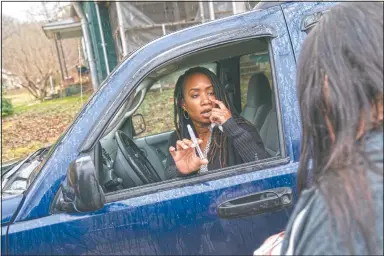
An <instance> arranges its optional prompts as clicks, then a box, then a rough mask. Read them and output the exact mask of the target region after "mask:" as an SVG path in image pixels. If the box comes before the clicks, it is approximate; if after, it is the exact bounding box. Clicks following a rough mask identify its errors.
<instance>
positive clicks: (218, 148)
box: [174, 67, 237, 168]
mask: <svg viewBox="0 0 384 256" xmlns="http://www.w3.org/2000/svg"><path fill="white" fill-rule="evenodd" d="M199 73H200V74H204V75H206V76H207V77H208V78H209V80H211V83H212V86H213V90H214V92H215V96H216V99H217V100H220V101H222V102H223V103H224V104H225V105H226V106H227V107H228V108H229V109H230V110H231V112H232V115H233V116H234V118H236V119H237V114H236V113H234V111H235V108H234V107H233V106H232V104H231V102H230V101H229V100H228V97H227V95H226V93H225V91H224V88H223V86H222V84H221V82H220V80H219V78H218V77H217V76H216V75H215V74H214V73H213V72H212V71H210V70H209V69H207V68H203V67H194V68H191V69H189V70H187V71H186V72H185V73H184V74H183V75H181V76H180V77H179V79H178V80H177V82H176V86H175V92H174V125H175V128H176V134H177V136H178V138H179V139H181V138H182V134H183V129H184V128H185V127H184V126H185V125H186V124H185V122H184V121H185V118H184V116H183V114H184V113H183V109H182V108H181V101H182V99H183V97H184V85H185V80H186V79H187V78H188V77H189V76H191V75H193V74H199ZM212 142H213V143H212V144H211V145H212V146H211V148H210V149H209V152H208V156H207V158H208V161H210V162H211V161H212V160H213V157H214V156H215V155H216V154H217V153H218V154H219V162H220V166H221V168H223V167H225V166H227V164H228V163H227V162H228V156H227V155H228V152H227V144H228V138H226V136H224V134H223V133H222V132H221V131H220V130H219V129H217V128H215V129H213V131H212Z"/></svg>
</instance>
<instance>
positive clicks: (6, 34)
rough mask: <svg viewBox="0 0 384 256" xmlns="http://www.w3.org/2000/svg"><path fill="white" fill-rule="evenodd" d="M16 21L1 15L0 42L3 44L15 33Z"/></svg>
mask: <svg viewBox="0 0 384 256" xmlns="http://www.w3.org/2000/svg"><path fill="white" fill-rule="evenodd" d="M16 25H17V21H16V20H15V19H14V18H12V17H11V16H7V15H4V14H3V15H1V31H2V33H1V41H2V42H4V41H6V40H7V39H8V38H10V37H11V36H12V35H13V34H14V33H15V32H16Z"/></svg>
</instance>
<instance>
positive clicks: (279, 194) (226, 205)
mask: <svg viewBox="0 0 384 256" xmlns="http://www.w3.org/2000/svg"><path fill="white" fill-rule="evenodd" d="M292 201H293V193H292V189H291V188H290V187H280V188H276V189H269V190H265V191H261V192H257V193H254V194H250V195H246V196H242V197H238V198H235V199H231V200H228V201H225V202H223V203H221V204H220V205H219V206H218V207H217V214H218V215H219V217H220V218H224V219H232V218H239V217H244V216H249V215H258V214H262V213H265V212H273V211H278V210H281V209H283V208H287V207H290V206H292Z"/></svg>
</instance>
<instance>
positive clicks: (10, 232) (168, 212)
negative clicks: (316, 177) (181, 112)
mask: <svg viewBox="0 0 384 256" xmlns="http://www.w3.org/2000/svg"><path fill="white" fill-rule="evenodd" d="M334 4H335V3H330V2H326V3H325V2H322V3H309V2H287V3H282V2H279V3H271V2H269V3H267V2H266V3H261V4H259V5H257V6H256V7H255V9H254V10H252V11H250V12H246V13H243V14H240V15H235V16H232V17H228V18H225V19H220V20H215V21H212V22H208V23H204V24H201V25H198V26H194V27H191V28H187V29H184V30H181V31H178V32H175V33H172V34H169V35H167V36H165V37H162V38H160V39H158V40H155V41H153V42H151V43H149V44H147V45H146V46H144V47H142V48H141V49H139V50H137V51H135V52H133V53H132V54H131V55H130V56H128V57H127V58H125V60H124V61H122V63H121V64H120V65H119V66H118V67H117V68H116V69H115V70H114V71H113V72H112V73H111V75H110V76H109V77H108V78H107V79H106V80H105V81H104V82H103V84H102V86H101V87H100V89H99V90H98V91H97V92H95V93H94V95H93V96H92V98H91V99H90V100H89V102H88V103H87V104H86V105H85V106H84V108H83V109H82V110H81V112H80V113H79V114H78V116H77V118H76V119H75V120H74V122H73V123H72V125H71V126H70V127H69V128H68V129H67V131H66V132H65V133H64V134H63V135H62V136H61V137H60V138H59V140H58V141H57V142H56V143H55V144H54V145H52V146H51V147H49V148H45V149H41V150H39V151H37V152H35V153H33V154H32V155H30V156H29V157H27V158H26V159H24V160H22V161H20V162H17V163H15V164H14V165H13V166H9V167H8V168H7V169H6V170H5V169H4V170H3V171H2V210H1V211H2V216H1V253H2V255H13V254H18V255H19V254H33V255H43V254H49V255H54V254H65V255H73V254H92V255H94V254H100V255H106V254H114V255H117V254H124V255H168V254H172V255H175V254H188V255H196V254H203V255H210V254H216V255H224V254H230V255H234V254H241V255H246V254H252V252H253V251H254V249H255V248H257V247H258V246H260V245H261V243H262V242H263V241H264V239H266V238H267V237H268V236H270V235H272V234H274V233H277V232H280V231H282V230H284V228H285V226H286V224H287V221H288V219H289V216H290V213H291V211H292V208H293V206H294V202H295V200H297V194H296V185H295V184H296V183H295V177H296V171H297V168H298V160H299V155H300V136H301V124H300V116H299V105H298V102H297V98H296V88H295V76H296V61H297V58H298V54H299V51H300V47H301V45H302V42H303V40H304V38H305V36H306V34H307V33H308V31H309V30H310V29H311V28H312V27H313V26H314V25H315V24H316V22H317V21H318V20H319V18H320V17H321V15H322V14H323V13H324V12H326V11H327V9H328V8H329V7H331V6H332V5H334ZM193 66H205V67H207V68H209V69H210V70H212V71H213V72H215V73H216V74H217V75H218V77H219V78H220V79H221V81H222V82H223V84H224V85H225V89H226V90H227V93H228V95H229V98H230V100H231V101H232V103H233V105H234V106H235V108H236V111H238V112H239V113H241V115H242V116H244V117H245V118H247V119H248V120H249V121H250V122H252V123H253V124H254V125H255V126H256V127H257V129H258V130H259V132H260V135H261V137H262V139H263V141H264V145H265V147H266V150H267V151H268V152H269V153H270V155H271V157H270V158H268V159H264V160H261V161H255V162H250V163H245V164H241V165H238V166H232V167H229V168H223V169H219V170H211V171H209V172H205V173H200V174H196V175H192V176H188V177H179V178H175V179H171V180H167V179H166V178H165V168H166V166H165V159H166V157H167V154H168V139H169V136H170V134H171V133H172V132H173V130H174V126H173V111H172V105H173V88H174V82H175V81H176V79H177V77H178V76H179V75H180V74H182V73H183V72H184V71H185V70H186V69H188V68H190V67H193Z"/></svg>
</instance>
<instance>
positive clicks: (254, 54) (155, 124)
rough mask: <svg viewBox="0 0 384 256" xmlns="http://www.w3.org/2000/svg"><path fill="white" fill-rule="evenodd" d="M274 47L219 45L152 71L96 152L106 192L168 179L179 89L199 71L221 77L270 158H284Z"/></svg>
mask: <svg viewBox="0 0 384 256" xmlns="http://www.w3.org/2000/svg"><path fill="white" fill-rule="evenodd" d="M268 46H269V41H268V39H267V38H257V39H248V40H243V41H239V42H232V43H228V44H223V45H218V46H215V47H214V48H209V49H201V51H198V52H195V53H191V54H189V55H187V56H182V57H180V58H178V59H175V60H173V61H171V62H169V63H166V64H164V65H163V66H160V67H158V68H157V69H156V70H154V71H153V72H151V73H150V74H149V75H148V76H147V77H146V78H145V79H144V80H143V81H142V82H141V83H140V84H139V85H138V86H137V87H136V89H135V90H134V91H133V93H131V94H130V96H129V97H128V99H127V100H126V102H125V103H124V104H123V106H121V108H120V109H119V111H118V113H117V114H116V115H115V116H114V118H113V119H112V121H111V122H110V124H109V126H108V127H107V129H106V130H105V132H104V135H103V136H102V138H101V140H100V141H99V143H98V144H97V145H96V147H95V150H94V162H95V166H96V169H97V172H98V175H99V181H100V185H101V186H102V187H103V189H104V191H105V192H106V193H108V192H112V191H117V190H122V189H128V188H132V187H136V186H141V185H145V184H149V183H154V182H160V181H164V180H165V179H166V178H165V177H166V175H165V171H166V166H165V164H166V159H167V156H168V154H169V152H168V147H169V145H168V139H169V137H170V135H171V133H172V132H173V131H174V130H175V128H174V123H173V91H174V86H175V83H176V81H177V79H178V77H179V76H180V75H182V74H183V73H184V72H185V71H186V70H187V69H189V68H191V67H195V66H204V67H207V68H209V69H210V70H211V71H213V72H214V73H216V75H217V76H218V77H219V78H220V80H221V82H222V84H223V86H224V87H225V90H226V92H227V94H228V96H229V99H230V100H231V101H232V104H233V106H234V107H235V110H233V111H237V112H238V113H239V114H240V115H242V116H243V117H244V118H246V119H247V120H248V121H250V122H251V123H252V124H254V125H255V127H256V128H257V129H258V131H259V133H260V136H261V138H262V140H263V142H264V146H265V148H266V150H267V151H268V153H269V154H270V155H271V156H272V157H279V156H280V146H279V145H280V143H279V134H278V120H277V111H276V105H275V92H274V87H273V83H272V72H271V64H270V59H269V52H268ZM199 175H200V174H199ZM201 175H204V174H201Z"/></svg>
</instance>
